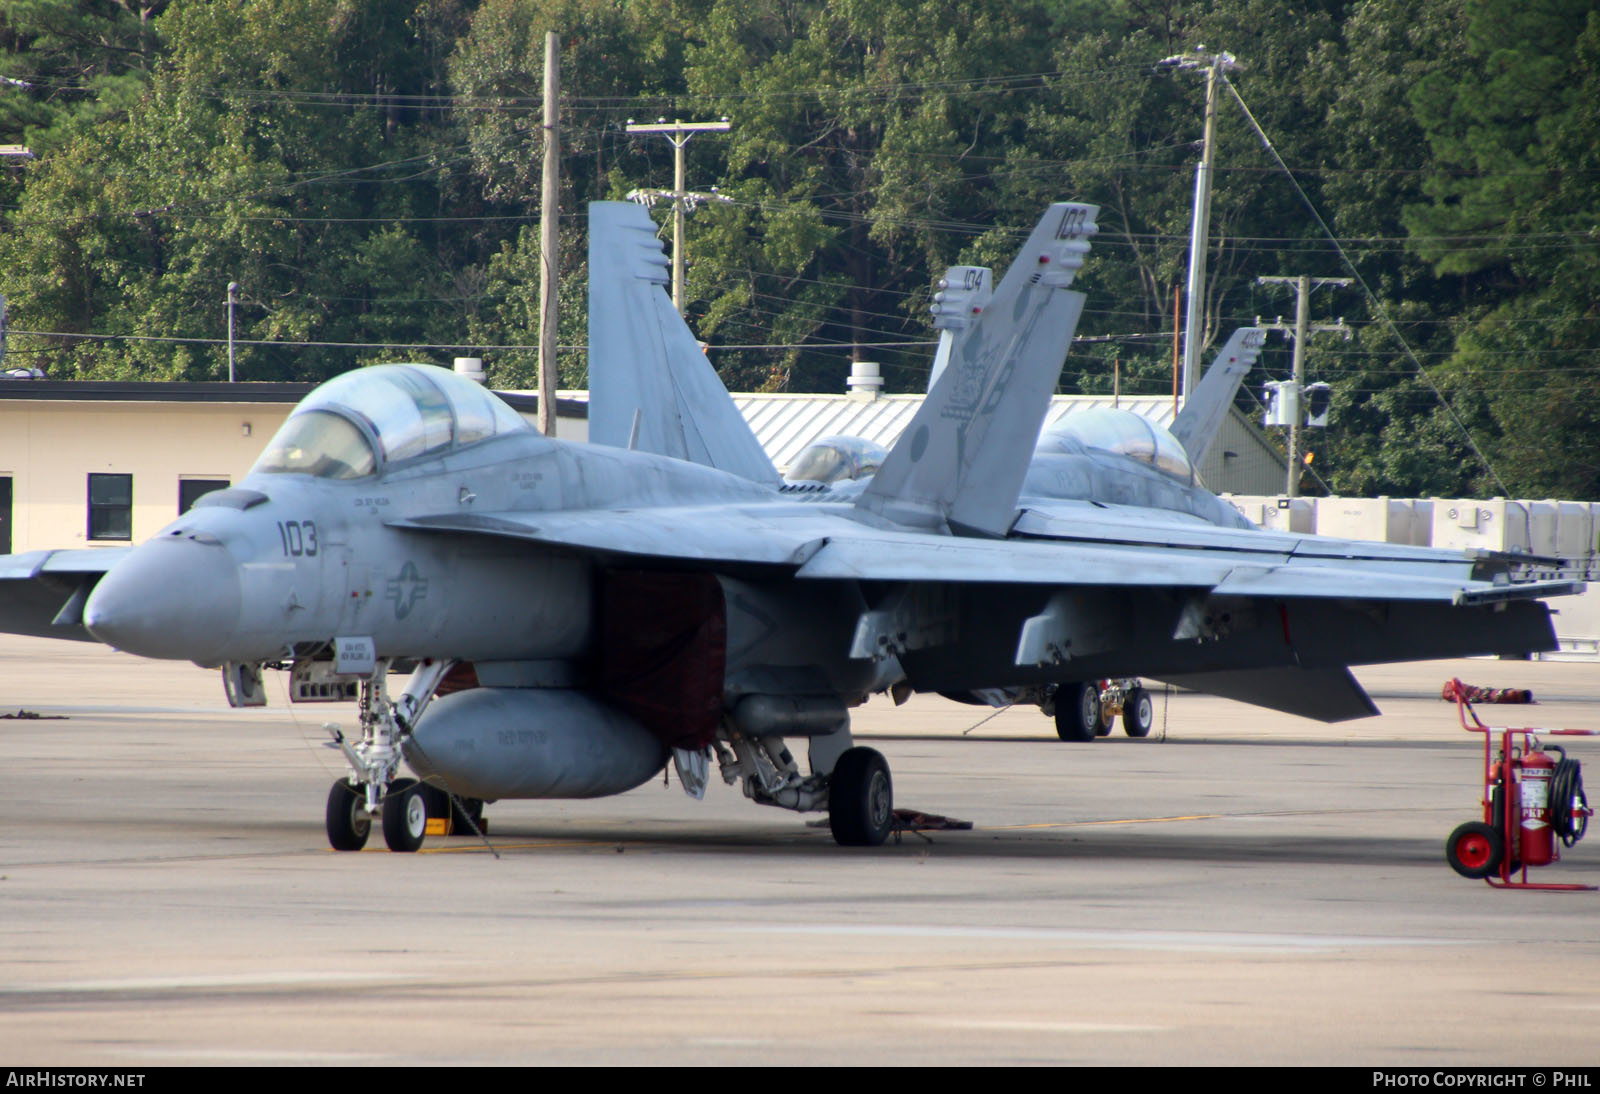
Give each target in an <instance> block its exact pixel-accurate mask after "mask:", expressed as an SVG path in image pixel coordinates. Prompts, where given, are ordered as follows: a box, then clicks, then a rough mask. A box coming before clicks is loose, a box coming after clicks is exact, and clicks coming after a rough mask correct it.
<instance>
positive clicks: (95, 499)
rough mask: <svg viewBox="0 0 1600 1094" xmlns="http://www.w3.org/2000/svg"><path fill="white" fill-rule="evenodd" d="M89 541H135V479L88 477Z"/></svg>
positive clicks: (105, 476)
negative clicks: (133, 539)
mask: <svg viewBox="0 0 1600 1094" xmlns="http://www.w3.org/2000/svg"><path fill="white" fill-rule="evenodd" d="M89 538H90V539H132V538H133V476H132V475H90V476H89Z"/></svg>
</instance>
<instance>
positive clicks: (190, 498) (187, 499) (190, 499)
mask: <svg viewBox="0 0 1600 1094" xmlns="http://www.w3.org/2000/svg"><path fill="white" fill-rule="evenodd" d="M232 485H233V483H231V482H229V481H228V480H227V479H179V480H178V515H179V516H180V517H181V516H183V514H185V513H187V512H188V511H189V510H191V509H193V508H194V503H195V502H197V501H199V500H200V499H201V498H202V497H204V496H205V495H207V494H209V493H211V492H212V491H213V490H226V489H227V488H228V487H230V486H232Z"/></svg>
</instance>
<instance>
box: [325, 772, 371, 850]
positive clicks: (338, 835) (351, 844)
mask: <svg viewBox="0 0 1600 1094" xmlns="http://www.w3.org/2000/svg"><path fill="white" fill-rule="evenodd" d="M327 824H328V845H329V846H330V847H332V848H333V849H334V850H335V851H359V850H361V849H362V848H363V847H365V846H366V845H367V837H368V836H370V835H371V834H372V818H371V817H370V816H368V815H367V799H366V795H364V794H363V793H362V792H361V788H360V787H358V786H351V785H350V782H349V780H347V779H340V780H339V781H338V782H336V783H334V784H333V786H332V788H331V789H329V791H328V810H327Z"/></svg>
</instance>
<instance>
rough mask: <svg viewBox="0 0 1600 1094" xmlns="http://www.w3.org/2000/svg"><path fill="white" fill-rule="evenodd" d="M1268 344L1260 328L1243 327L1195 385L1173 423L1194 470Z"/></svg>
mask: <svg viewBox="0 0 1600 1094" xmlns="http://www.w3.org/2000/svg"><path fill="white" fill-rule="evenodd" d="M1266 341H1267V332H1266V331H1265V330H1263V329H1261V328H1260V327H1240V328H1239V329H1238V330H1236V331H1234V332H1233V336H1232V337H1230V338H1229V339H1228V341H1227V342H1226V344H1224V345H1223V347H1222V349H1221V351H1220V352H1219V353H1218V354H1217V359H1216V360H1215V361H1213V362H1212V364H1211V367H1210V368H1209V369H1207V370H1206V375H1205V378H1204V379H1203V380H1201V381H1200V382H1199V383H1198V384H1196V385H1195V388H1194V391H1192V392H1191V393H1190V394H1189V399H1188V401H1187V402H1185V403H1184V404H1183V409H1182V410H1180V411H1179V412H1178V417H1177V419H1176V420H1174V421H1173V423H1172V435H1173V436H1174V437H1176V438H1178V443H1179V444H1181V445H1183V450H1184V451H1185V452H1187V453H1188V454H1189V462H1190V463H1191V464H1193V465H1194V466H1196V467H1198V466H1200V463H1201V461H1203V460H1204V459H1205V458H1206V452H1207V451H1208V450H1209V449H1210V448H1211V442H1212V441H1215V440H1216V439H1217V434H1218V432H1220V431H1221V429H1222V422H1223V419H1224V418H1226V417H1227V416H1228V408H1229V407H1230V406H1232V405H1233V396H1234V393H1235V392H1237V391H1238V390H1239V385H1240V383H1242V382H1243V381H1244V378H1245V375H1246V374H1247V373H1248V372H1249V371H1250V370H1251V369H1252V368H1254V367H1255V363H1256V358H1257V357H1260V356H1261V347H1262V346H1263V345H1265V344H1266Z"/></svg>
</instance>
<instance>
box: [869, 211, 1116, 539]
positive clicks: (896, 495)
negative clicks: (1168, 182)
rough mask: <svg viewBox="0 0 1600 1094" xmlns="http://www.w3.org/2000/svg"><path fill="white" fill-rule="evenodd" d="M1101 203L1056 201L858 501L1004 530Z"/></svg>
mask: <svg viewBox="0 0 1600 1094" xmlns="http://www.w3.org/2000/svg"><path fill="white" fill-rule="evenodd" d="M1098 212H1099V207H1098V206H1094V205H1078V204H1069V203H1065V202H1063V203H1058V204H1055V205H1052V206H1050V208H1049V209H1048V210H1047V211H1046V212H1045V215H1044V218H1043V219H1042V220H1040V221H1039V224H1038V226H1037V227H1035V228H1034V230H1033V233H1032V234H1031V235H1029V236H1028V242H1027V243H1025V244H1024V245H1023V247H1022V250H1021V251H1019V252H1018V254H1017V257H1016V259H1015V260H1014V261H1013V262H1012V263H1011V267H1010V269H1008V270H1006V275H1005V278H1004V279H1003V280H1001V282H1000V284H999V286H998V287H997V288H996V289H995V291H994V296H993V298H992V299H991V300H990V301H989V304H988V306H987V307H986V308H984V309H983V311H982V313H981V314H980V315H979V316H977V321H976V322H975V323H973V325H972V326H971V327H970V328H968V329H967V330H966V331H964V332H961V334H962V337H960V338H957V339H956V340H955V343H954V345H953V347H952V351H951V353H950V361H949V365H948V367H946V368H945V370H944V373H943V375H941V376H940V377H939V380H938V382H937V383H935V384H934V387H933V390H932V391H930V392H929V393H928V397H927V398H926V399H925V400H923V403H922V407H921V409H920V410H918V411H917V415H916V417H915V418H913V419H912V420H911V424H910V425H909V426H907V427H906V430H905V432H904V433H902V434H901V435H900V439H899V441H897V442H896V443H895V446H894V450H893V451H892V452H890V453H889V456H888V458H887V459H886V460H884V463H883V466H882V467H881V468H879V470H878V473H877V474H876V475H875V476H873V479H872V482H871V484H870V485H869V486H868V487H867V488H866V490H865V491H863V492H862V495H861V497H860V499H859V500H858V501H857V503H856V504H857V505H859V506H861V507H863V508H865V509H869V510H871V511H873V512H876V513H880V514H882V515H884V516H886V517H890V518H892V519H895V520H901V521H909V522H916V523H925V524H938V523H941V522H942V523H945V524H947V525H948V526H949V527H950V529H951V530H952V531H955V532H957V533H960V534H971V535H987V536H1004V535H1006V533H1007V532H1009V531H1010V529H1011V525H1012V523H1013V521H1014V520H1015V519H1016V511H1017V494H1018V492H1019V491H1020V490H1021V489H1022V480H1023V477H1024V476H1025V475H1026V474H1027V471H1028V461H1029V460H1030V459H1031V458H1032V456H1033V446H1034V442H1035V441H1037V440H1038V437H1039V427H1040V425H1042V424H1043V423H1044V416H1045V413H1046V411H1047V410H1048V409H1049V406H1050V395H1051V393H1052V392H1053V391H1054V390H1055V386H1056V381H1057V380H1058V379H1059V378H1060V376H1061V365H1062V363H1063V362H1064V361H1065V360H1066V357H1067V347H1068V346H1069V345H1070V344H1071V342H1072V333H1073V331H1074V330H1076V329H1077V326H1078V316H1079V315H1080V314H1082V312H1083V301H1084V297H1083V294H1082V293H1077V292H1072V291H1070V290H1069V288H1068V286H1070V285H1071V284H1072V279H1073V277H1074V276H1075V275H1076V274H1077V272H1078V268H1079V267H1080V266H1082V265H1083V260H1084V257H1085V256H1086V255H1087V254H1088V253H1089V237H1090V236H1092V235H1093V234H1094V233H1095V230H1096V225H1095V220H1094V218H1095V214H1096V213H1098Z"/></svg>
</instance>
